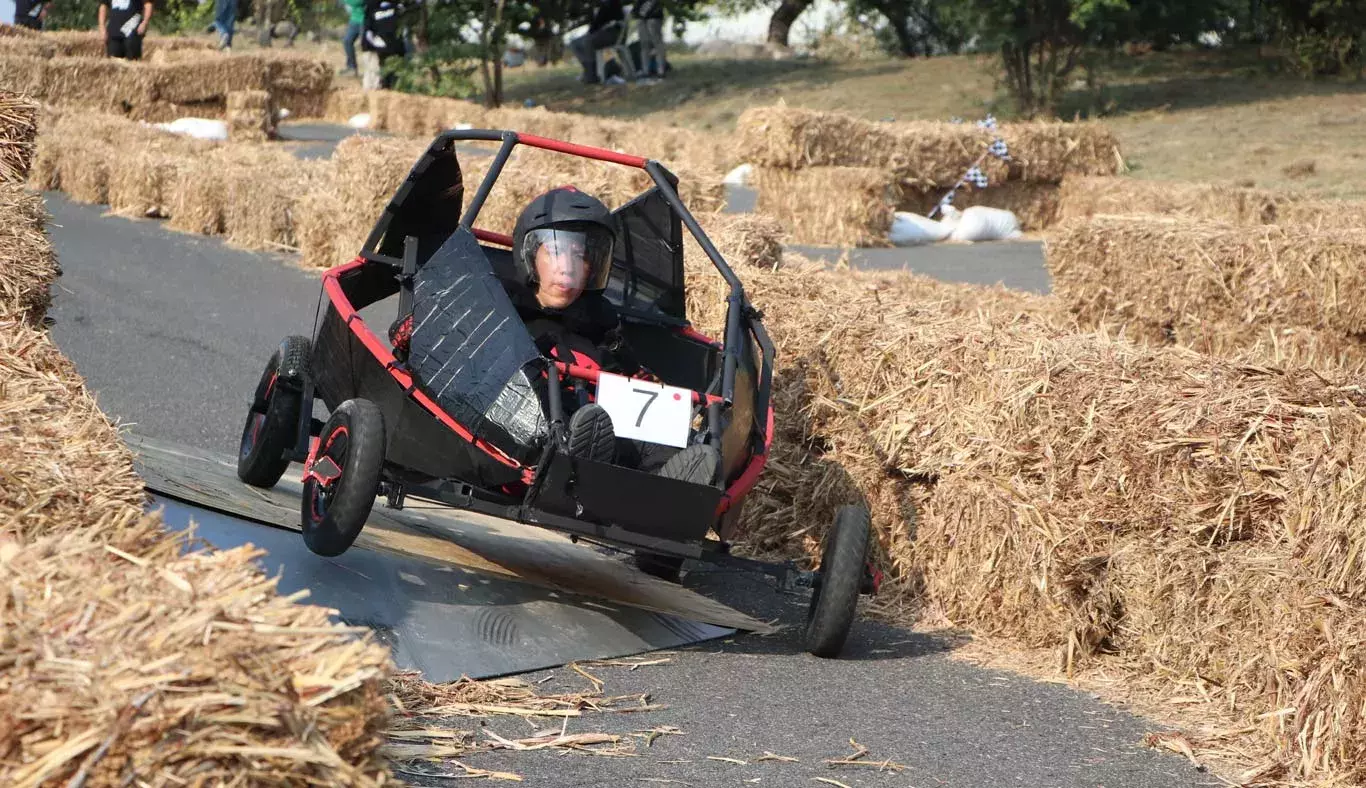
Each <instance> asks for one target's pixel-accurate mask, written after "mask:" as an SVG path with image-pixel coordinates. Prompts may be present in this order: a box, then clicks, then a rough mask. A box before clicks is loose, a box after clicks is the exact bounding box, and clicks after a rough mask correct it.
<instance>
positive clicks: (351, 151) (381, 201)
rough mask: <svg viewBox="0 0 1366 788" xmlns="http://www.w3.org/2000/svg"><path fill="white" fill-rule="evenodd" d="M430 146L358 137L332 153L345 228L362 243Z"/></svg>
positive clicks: (357, 245) (358, 244) (335, 189)
mask: <svg viewBox="0 0 1366 788" xmlns="http://www.w3.org/2000/svg"><path fill="white" fill-rule="evenodd" d="M427 146H428V143H427V142H423V141H420V140H407V139H392V138H383V137H360V136H354V135H353V136H350V137H347V138H346V139H344V140H342V141H341V142H340V143H338V144H337V149H336V151H335V152H334V153H333V154H332V163H333V164H334V165H335V167H336V176H335V177H336V181H335V184H334V191H335V193H336V195H337V197H338V199H339V200H340V201H341V204H342V206H343V212H344V214H345V216H346V223H345V225H344V226H346V227H348V228H351V230H352V233H353V234H354V235H359V238H360V242H364V240H365V237H366V236H367V235H369V233H370V228H371V227H372V226H373V225H374V223H375V222H376V221H378V220H379V215H380V213H382V212H383V210H384V206H386V205H388V204H389V200H390V198H392V197H393V196H394V191H395V190H397V189H398V187H399V185H400V184H402V183H403V180H404V179H405V178H407V177H408V173H409V172H411V171H412V169H413V165H414V164H416V163H417V160H418V159H419V158H421V157H422V154H423V153H424V152H426V150H427ZM462 164H464V162H462ZM360 245H361V244H360V243H356V244H354V247H352V246H350V245H349V244H348V245H346V246H347V248H348V249H351V250H352V253H353V254H354V253H355V252H359V251H360Z"/></svg>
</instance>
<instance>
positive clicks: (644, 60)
mask: <svg viewBox="0 0 1366 788" xmlns="http://www.w3.org/2000/svg"><path fill="white" fill-rule="evenodd" d="M631 16H633V17H635V18H636V19H638V20H640V24H638V25H637V26H636V29H637V30H639V31H640V34H639V35H640V73H639V74H637V76H640V77H647V76H650V75H651V72H652V71H653V75H654V76H657V77H663V76H664V73H665V72H666V71H668V69H669V58H668V55H667V54H666V53H665V51H664V0H638V2H637V3H636V5H635V7H634V8H632V9H631ZM651 63H653V65H654V69H651V68H650V65H651Z"/></svg>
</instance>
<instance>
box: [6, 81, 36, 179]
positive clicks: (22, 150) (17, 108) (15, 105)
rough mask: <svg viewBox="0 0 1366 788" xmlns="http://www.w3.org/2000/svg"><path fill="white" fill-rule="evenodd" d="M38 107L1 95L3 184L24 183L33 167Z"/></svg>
mask: <svg viewBox="0 0 1366 788" xmlns="http://www.w3.org/2000/svg"><path fill="white" fill-rule="evenodd" d="M37 118H38V105H37V104H34V103H33V102H32V101H29V100H28V99H25V98H22V97H20V96H17V95H15V94H13V93H3V92H0V183H13V182H22V181H24V180H25V179H27V178H28V174H29V170H30V169H31V168H32V166H33V153H34V144H33V138H34V136H35V134H36V132H37V125H36V124H37Z"/></svg>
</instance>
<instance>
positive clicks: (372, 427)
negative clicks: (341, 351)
mask: <svg viewBox="0 0 1366 788" xmlns="http://www.w3.org/2000/svg"><path fill="white" fill-rule="evenodd" d="M383 466H384V415H383V414H381V413H380V411H379V408H378V407H377V406H376V405H375V403H373V402H371V401H370V400H367V399H349V400H347V401H345V402H343V403H342V404H340V405H338V406H337V409H336V410H335V411H333V413H332V416H331V417H330V418H329V419H328V420H327V423H326V424H324V425H323V429H322V435H320V436H319V438H318V451H317V453H316V454H315V455H314V458H313V462H312V464H310V466H309V469H308V471H307V472H306V473H305V475H304V490H303V503H302V509H303V511H302V512H301V514H302V519H303V532H304V544H306V545H308V549H309V550H312V551H313V552H314V553H317V554H318V555H322V556H328V557H331V556H337V555H341V554H342V553H344V552H346V550H347V548H349V547H350V546H351V544H352V543H353V542H355V541H356V537H358V536H360V532H361V529H362V528H364V527H365V521H366V520H368V519H369V518H370V509H371V508H372V507H373V506H374V505H375V496H377V495H378V494H379V475H380V470H381V469H382V468H383Z"/></svg>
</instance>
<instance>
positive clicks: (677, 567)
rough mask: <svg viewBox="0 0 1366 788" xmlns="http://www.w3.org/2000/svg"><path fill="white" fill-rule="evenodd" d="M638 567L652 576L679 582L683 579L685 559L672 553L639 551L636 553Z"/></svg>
mask: <svg viewBox="0 0 1366 788" xmlns="http://www.w3.org/2000/svg"><path fill="white" fill-rule="evenodd" d="M635 560H636V568H637V569H639V570H640V571H642V572H644V573H645V574H647V575H651V576H652V577H657V578H659V579H660V580H667V581H669V582H670V583H677V582H680V581H681V580H682V573H683V559H682V558H679V557H677V556H672V555H660V554H659V553H646V552H638V553H636V555H635Z"/></svg>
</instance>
